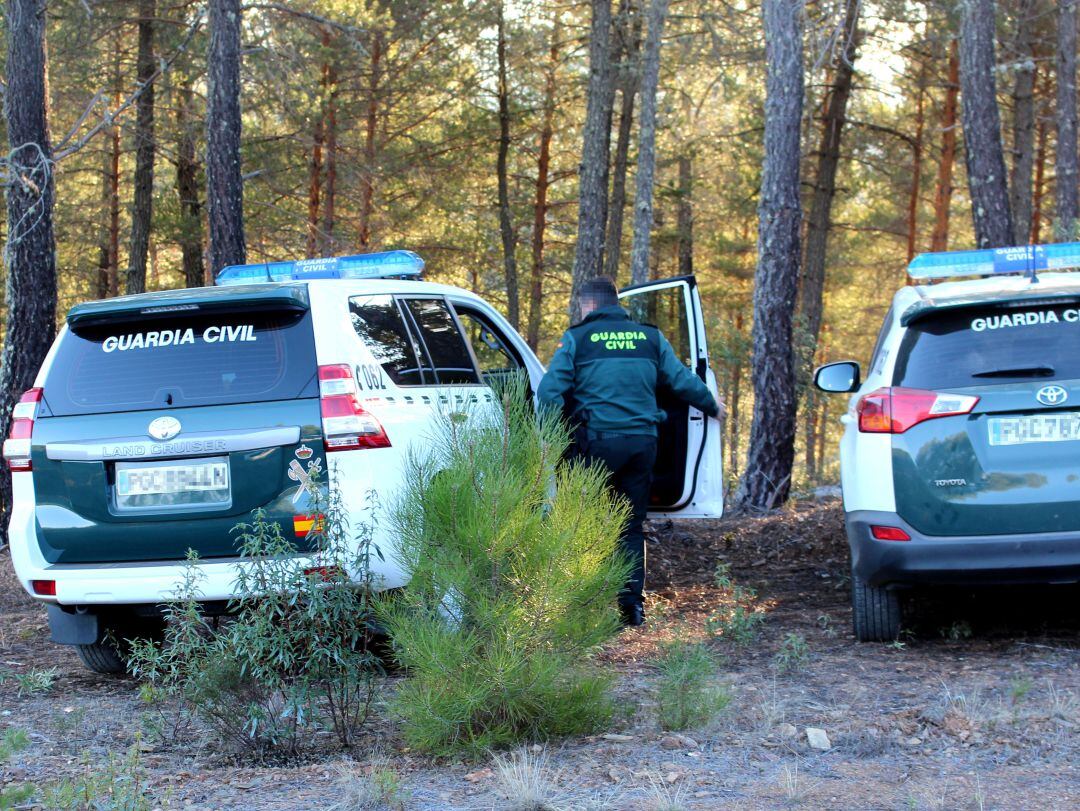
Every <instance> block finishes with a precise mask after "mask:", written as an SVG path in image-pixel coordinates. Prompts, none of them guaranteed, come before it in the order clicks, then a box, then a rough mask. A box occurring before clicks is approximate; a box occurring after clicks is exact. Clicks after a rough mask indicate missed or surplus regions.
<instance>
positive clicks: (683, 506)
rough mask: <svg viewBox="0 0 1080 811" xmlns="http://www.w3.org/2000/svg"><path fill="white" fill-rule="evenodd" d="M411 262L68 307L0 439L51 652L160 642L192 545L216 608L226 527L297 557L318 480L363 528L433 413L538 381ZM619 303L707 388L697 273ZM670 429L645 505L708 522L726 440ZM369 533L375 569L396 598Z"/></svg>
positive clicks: (395, 570)
mask: <svg viewBox="0 0 1080 811" xmlns="http://www.w3.org/2000/svg"><path fill="white" fill-rule="evenodd" d="M422 268H423V261H422V260H421V259H420V258H419V257H418V256H416V255H415V254H413V253H410V252H408V251H392V252H388V253H383V254H368V255H364V256H357V257H342V258H336V259H317V260H307V261H300V262H281V263H271V264H261V265H250V266H242V267H233V268H227V269H225V270H223V271H222V273H221V274H220V276H219V277H218V280H217V286H215V287H211V288H200V289H191V290H173V291H161V292H157V293H146V294H142V295H137V296H127V297H122V298H115V299H110V300H106V301H97V302H90V303H87V304H81V305H78V306H76V307H74V308H72V310H71V311H70V312H69V314H68V318H67V324H66V325H65V326H64V328H63V329H62V330H61V332H60V335H59V336H58V337H57V339H56V342H55V344H54V345H53V347H52V349H51V351H50V353H49V355H48V357H47V358H46V360H45V363H44V365H43V366H42V368H41V370H40V372H39V374H38V377H37V380H36V382H35V387H34V388H33V389H31V390H29V391H28V392H26V394H25V395H24V396H23V398H22V402H20V403H19V404H18V406H16V408H15V413H14V421H13V423H12V427H11V433H10V436H9V438H8V440H7V442H6V443H5V444H4V456H5V458H6V459H7V462H8V466H9V468H10V469H11V471H12V482H13V491H14V500H13V501H14V503H13V511H12V517H11V525H10V541H11V553H12V560H13V562H14V565H15V571H16V573H17V574H18V577H19V579H20V581H21V582H22V584H23V586H24V587H25V588H26V590H27V592H29V593H30V594H31V595H32V596H33V597H35V598H37V599H38V600H40V601H42V602H43V603H45V604H46V605H47V607H48V612H49V620H50V626H51V629H52V634H53V640H54V641H56V642H59V643H66V644H72V645H76V646H78V649H79V652H80V654H81V656H82V658H83V661H84V663H85V664H86V665H87V666H88V667H90V668H92V669H94V670H98V671H101V672H109V671H117V670H119V669H121V668H122V666H123V663H122V661H121V660H120V658H119V656H118V654H117V651H115V650H114V649H113V648H112V647H111V643H110V642H109V639H110V637H111V636H115V637H119V638H125V637H130V636H133V635H137V634H144V633H145V634H152V633H154V632H155V631H157V630H159V626H160V623H161V618H160V603H161V602H162V601H163V600H164V599H167V598H168V597H169V596H170V595H171V594H172V593H173V591H174V589H175V588H176V586H177V584H178V582H179V579H180V576H181V573H182V569H181V563H182V561H183V559H184V557H185V555H186V553H187V551H188V550H189V549H193V550H195V551H196V552H197V553H198V555H199V558H200V560H201V563H200V566H201V568H202V570H203V573H204V574H205V579H204V580H203V582H202V586H201V590H202V596H203V598H204V599H205V602H206V608H207V610H208V611H210V612H213V611H224V610H225V608H226V606H227V602H228V601H229V599H230V598H231V597H233V596H234V581H235V579H236V574H237V569H236V566H237V563H238V558H237V549H236V536H235V535H234V534H233V532H232V529H233V527H234V526H235V525H236V524H237V523H238V522H241V521H245V520H248V519H249V517H250V514H251V511H252V510H254V509H256V508H262V509H264V510H265V511H266V512H267V514H268V516H269V518H270V520H272V521H277V522H278V523H279V524H280V525H281V527H282V529H283V531H284V532H285V533H286V534H289V535H293V536H294V537H295V542H296V545H297V548H298V551H299V553H301V554H304V553H308V552H311V551H312V550H311V548H310V543H311V541H310V540H309V537H308V536H309V532H308V531H309V529H310V528H311V526H312V523H313V522H314V521H315V520H316V517H315V516H314V515H312V514H311V513H312V512H313V510H312V509H311V505H310V502H309V495H308V493H307V489H306V488H305V487H304V483H305V482H306V481H307V480H308V478H309V477H310V476H311V475H312V474H315V473H321V474H323V475H325V474H326V473H327V472H332V473H333V474H334V476H335V478H334V481H333V484H334V485H335V486H336V487H337V488H338V489H339V490H340V492H341V494H342V495H343V497H344V500H345V504H346V507H347V508H348V510H349V512H350V514H352V515H354V516H357V515H360V514H361V513H363V512H364V511H365V510H366V509H367V508H368V507H369V506H370V505H369V503H368V500H369V496H370V494H375V496H377V497H378V500H379V502H380V503H383V504H386V503H389V502H391V501H392V500H393V499H392V496H393V494H394V493H395V491H396V490H397V489H398V488H400V486H401V482H402V475H403V470H404V458H405V457H404V455H405V453H406V452H407V451H408V449H409V448H410V446H413V445H415V444H416V443H421V442H424V441H425V440H426V439H427V438H428V437H430V436H431V434H432V430H431V429H432V427H433V420H434V419H435V417H436V415H437V412H438V411H439V409H445V408H454V407H461V406H467V407H475V408H483V407H484V406H485V404H487V403H491V402H492V395H491V390H490V388H489V387H488V385H486V383H487V382H488V381H490V380H492V379H493V378H497V377H499V376H505V375H509V374H513V373H515V372H517V371H518V370H523V371H524V373H525V374H526V375H527V377H528V379H529V381H530V384H531V386H532V387H533V388H535V386H536V385H537V384H538V383H539V380H540V377H541V376H542V375H543V372H544V369H543V366H542V365H541V364H540V362H539V361H538V360H537V359H536V356H535V355H534V354H533V352H532V351H531V350H530V349H529V347H528V346H527V345H526V343H525V341H524V340H523V339H522V338H521V336H520V335H519V334H518V333H517V332H516V331H515V330H514V329H513V328H512V327H511V326H510V325H509V324H508V323H507V321H506V320H505V319H504V318H503V317H502V316H501V315H500V314H499V313H498V312H497V311H496V310H495V309H494V308H493V307H492V306H491V305H490V304H488V303H487V302H485V301H484V300H483V299H481V298H480V297H479V296H476V295H474V294H473V293H470V292H468V291H465V290H461V289H459V288H456V287H448V286H445V285H439V284H431V283H428V282H424V281H420V280H419V275H420V272H421V270H422ZM626 300H627V303H628V305H629V306H630V307H631V308H634V309H635V310H638V311H640V313H644V314H646V315H649V314H651V315H653V316H654V318H655V320H660V321H661V323H660V326H661V327H667V329H666V330H665V331H667V332H668V337H669V338H670V339H671V341H672V343H673V344H674V345H675V347H676V348H677V350H678V351H680V352H681V353H682V356H683V359H684V361H685V362H686V363H687V364H688V365H689V366H690V367H691V368H693V369H695V370H696V371H697V372H698V373H699V374H701V375H702V376H703V377H705V378H706V379H707V380H708V382H709V384H710V386H712V387H713V390H714V391H715V381H714V379H713V377H712V374H711V372H709V370H708V363H707V352H706V344H705V332H704V326H703V322H702V318H701V305H700V300H699V298H698V294H697V289H696V286H695V284H694V280H693V279H692V278H687V279H675V280H667V281H662V282H656V283H651V284H649V285H646V286H644V287H639V288H635V289H633V290H631V291H627V293H626ZM663 430H664V431H665V432H666V434H665V437H666V440H667V442H666V445H665V446H664V453H663V454H661V458H660V459H659V460H658V462H657V476H656V487H655V489H654V494H653V505H654V509H655V510H656V511H657V512H667V513H669V514H675V515H685V516H701V517H712V516H716V515H719V514H720V512H721V510H722V492H721V486H722V471H721V469H720V463H721V453H720V437H719V431H717V430H710V429H709V426H708V421H707V420H705V419H704V418H703V417H702V415H701V414H700V413H697V412H694V411H686V410H685V409H684V410H683V411H681V412H673V415H672V417H671V419H669V420H668V423H667V425H666V427H665V428H664V429H663ZM331 462H332V464H331ZM381 526H382V527H383V529H381V530H377V531H376V537H375V538H374V542H375V543H376V545H378V547H379V548H380V550H382V551H383V553H384V555H383V557H384V560H376V561H375V562H374V565H375V569H376V571H375V576H376V577H377V578H378V580H379V582H380V583H381V585H382V587H384V588H395V587H399V586H401V585H403V584H404V576H403V573H402V570H401V568H400V567H399V565H398V563H397V559H396V556H395V554H394V539H393V538H392V537H388V536H387V534H386V533H387V530H386V528H385V527H386V522H382V524H381ZM109 630H112V631H114V632H115V633H114V634H112V635H109V634H108V633H107V632H108V631H109Z"/></svg>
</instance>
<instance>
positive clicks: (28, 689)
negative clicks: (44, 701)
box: [0, 667, 60, 698]
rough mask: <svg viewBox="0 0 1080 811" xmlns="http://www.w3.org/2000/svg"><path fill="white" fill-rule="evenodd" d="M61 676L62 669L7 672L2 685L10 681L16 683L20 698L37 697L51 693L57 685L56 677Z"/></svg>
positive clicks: (0, 679)
mask: <svg viewBox="0 0 1080 811" xmlns="http://www.w3.org/2000/svg"><path fill="white" fill-rule="evenodd" d="M59 675H60V668H58V667H50V668H48V669H47V670H38V669H34V670H28V671H27V672H26V673H15V672H14V671H6V672H5V673H4V674H3V678H0V683H3V682H4V681H7V680H8V679H10V680H11V681H13V682H15V691H16V692H17V693H18V695H19V697H20V698H22V697H24V696H35V695H40V694H41V693H47V692H49V691H50V690H51V689H52V688H53V686H54V685H55V684H56V677H57V676H59Z"/></svg>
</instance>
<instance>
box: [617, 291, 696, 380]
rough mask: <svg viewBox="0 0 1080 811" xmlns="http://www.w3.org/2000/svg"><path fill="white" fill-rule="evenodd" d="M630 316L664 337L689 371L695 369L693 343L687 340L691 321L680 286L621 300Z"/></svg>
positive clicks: (646, 292)
mask: <svg viewBox="0 0 1080 811" xmlns="http://www.w3.org/2000/svg"><path fill="white" fill-rule="evenodd" d="M622 304H623V306H624V307H626V309H627V310H628V311H629V313H630V317H631V318H632V319H634V320H635V321H637V322H638V323H640V324H651V325H652V326H654V327H656V328H657V329H659V330H660V332H662V333H663V334H664V337H665V338H667V339H668V342H669V343H670V344H671V348H672V349H674V350H675V357H677V358H678V359H679V360H681V361H682V362H683V363H685V364H686V365H687V367H689V368H690V369H693V368H694V355H693V352H694V350H693V344H692V343H691V341H690V320H689V318H687V312H686V302H685V293H684V292H683V288H682V287H663V288H659V289H657V290H649V291H644V292H641V293H637V294H635V295H633V296H630V297H628V298H625V299H623V301H622Z"/></svg>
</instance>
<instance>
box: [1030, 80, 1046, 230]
mask: <svg viewBox="0 0 1080 811" xmlns="http://www.w3.org/2000/svg"><path fill="white" fill-rule="evenodd" d="M1050 81H1051V80H1050V71H1044V73H1043V82H1042V92H1041V94H1040V95H1041V97H1042V100H1043V104H1041V105H1040V108H1042V107H1043V106H1044V105H1045V103H1046V101H1047V100H1048V99H1049V98H1050V90H1051V88H1050ZM1046 119H1047V117H1046V116H1045V115H1041V114H1040V115H1039V116H1037V120H1038V124H1037V125H1036V127H1035V130H1036V135H1035V144H1036V146H1035V189H1034V191H1033V193H1032V197H1033V200H1032V212H1031V238H1030V239H1029V240H1028V241H1029V242H1030V243H1031V244H1032V245H1038V244H1039V241H1040V236H1039V234H1040V231H1041V230H1042V222H1043V200H1044V199H1045V197H1046V181H1045V177H1046V141H1047V134H1048V133H1047V130H1048V129H1049V128H1048V127H1047V120H1046Z"/></svg>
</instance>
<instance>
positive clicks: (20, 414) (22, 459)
mask: <svg viewBox="0 0 1080 811" xmlns="http://www.w3.org/2000/svg"><path fill="white" fill-rule="evenodd" d="M41 394H42V390H41V389H29V390H28V391H26V392H24V393H23V396H22V397H20V398H19V402H18V403H16V404H15V408H13V409H12V410H11V429H10V430H9V431H8V438H7V440H6V441H5V442H4V459H6V460H7V466H8V470H13V471H23V470H30V469H31V466H30V437H31V435H32V434H33V433H34V420H35V419H36V418H37V412H38V403H40V402H41Z"/></svg>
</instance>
